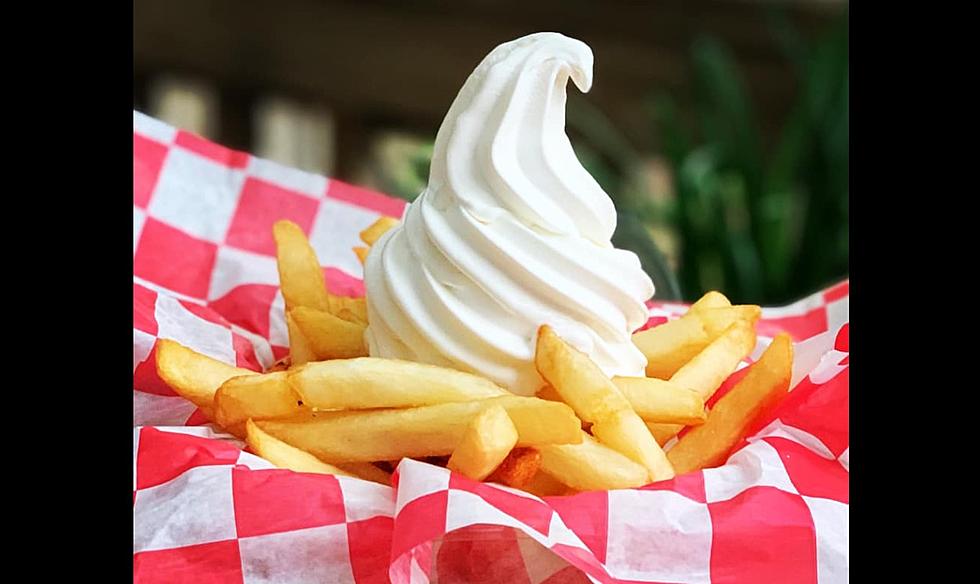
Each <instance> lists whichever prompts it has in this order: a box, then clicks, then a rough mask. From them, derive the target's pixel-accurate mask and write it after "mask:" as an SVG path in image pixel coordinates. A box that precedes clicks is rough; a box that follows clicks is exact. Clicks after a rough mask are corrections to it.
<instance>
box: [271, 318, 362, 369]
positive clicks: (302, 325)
mask: <svg viewBox="0 0 980 584" xmlns="http://www.w3.org/2000/svg"><path fill="white" fill-rule="evenodd" d="M289 316H291V317H292V318H293V320H294V321H295V323H296V327H297V329H298V330H299V332H301V333H302V334H303V336H304V337H305V338H306V342H307V344H308V345H309V348H310V349H311V350H312V351H313V354H314V355H316V357H317V360H321V359H349V358H352V357H365V356H367V354H368V350H367V345H366V344H365V343H364V329H365V326H364V325H361V324H356V323H353V322H347V321H346V320H344V319H342V318H340V317H338V316H334V315H333V314H330V312H328V311H326V310H316V309H315V308H308V307H306V306H300V307H297V308H294V309H292V310H290V311H289Z"/></svg>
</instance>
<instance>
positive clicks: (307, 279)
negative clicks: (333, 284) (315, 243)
mask: <svg viewBox="0 0 980 584" xmlns="http://www.w3.org/2000/svg"><path fill="white" fill-rule="evenodd" d="M272 236H273V238H274V239H275V240H276V260H277V261H276V265H277V266H278V268H279V286H280V288H281V289H282V296H283V299H284V300H285V301H286V310H287V311H289V310H292V309H293V308H296V307H299V306H306V307H309V308H315V309H317V310H329V304H328V300H327V297H328V296H329V294H328V293H327V288H326V285H325V284H324V282H323V271H322V270H321V269H320V261H319V260H318V259H317V257H316V252H315V251H313V247H312V246H311V245H310V242H309V240H308V239H307V238H306V234H305V233H303V230H302V229H300V227H299V225H296V224H295V223H293V222H292V221H286V220H280V221H276V223H275V225H273V226H272Z"/></svg>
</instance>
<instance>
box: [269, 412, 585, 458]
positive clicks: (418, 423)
mask: <svg viewBox="0 0 980 584" xmlns="http://www.w3.org/2000/svg"><path fill="white" fill-rule="evenodd" d="M490 405H500V406H502V407H503V408H504V409H505V410H506V411H507V415H508V416H509V417H510V419H511V421H512V422H513V424H514V427H515V428H517V435H518V439H517V445H518V446H540V445H542V444H565V443H575V442H578V441H580V440H581V439H582V430H581V429H580V426H579V421H578V418H576V417H575V414H574V413H573V412H572V410H571V408H569V407H568V406H566V405H565V404H559V403H555V402H549V401H545V400H540V399H536V398H531V397H518V396H505V397H497V398H492V399H490V400H481V401H470V402H457V403H447V404H439V405H434V406H424V407H419V408H410V409H397V410H374V411H346V412H320V413H316V412H314V413H310V414H303V415H301V416H297V417H296V418H295V419H288V420H264V421H257V422H256V423H257V424H258V425H259V427H261V428H262V429H263V430H265V431H266V432H268V433H270V434H272V435H273V436H275V437H277V438H279V439H280V440H282V441H284V442H286V443H288V444H292V445H293V446H296V447H297V448H302V449H303V450H306V451H309V452H310V453H312V454H313V455H315V456H316V457H317V458H320V459H321V460H324V461H327V462H331V463H334V464H342V463H347V462H370V461H375V460H399V459H402V458H406V457H407V458H418V457H425V456H443V455H448V454H451V453H452V452H453V450H454V449H455V448H456V446H457V445H458V444H459V443H460V440H462V438H463V434H464V433H465V432H466V428H467V426H468V425H469V423H470V420H472V419H473V418H474V417H475V416H476V415H477V414H478V413H479V412H480V411H481V410H483V409H484V408H485V407H487V406H490Z"/></svg>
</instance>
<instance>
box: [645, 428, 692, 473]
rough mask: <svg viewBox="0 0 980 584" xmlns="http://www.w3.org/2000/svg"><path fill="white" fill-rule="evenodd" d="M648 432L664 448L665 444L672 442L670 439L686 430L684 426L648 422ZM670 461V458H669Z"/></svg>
mask: <svg viewBox="0 0 980 584" xmlns="http://www.w3.org/2000/svg"><path fill="white" fill-rule="evenodd" d="M646 425H647V430H649V431H650V435H651V436H653V439H654V440H656V441H657V444H659V445H660V446H661V448H662V447H663V445H664V444H666V443H668V442H670V439H671V438H673V437H674V436H677V434H678V433H679V432H680V431H681V430H683V429H684V424H662V423H660V422H647V423H646ZM667 460H670V457H669V456H668V457H667ZM675 472H676V469H675Z"/></svg>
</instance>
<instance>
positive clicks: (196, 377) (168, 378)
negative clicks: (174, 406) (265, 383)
mask: <svg viewBox="0 0 980 584" xmlns="http://www.w3.org/2000/svg"><path fill="white" fill-rule="evenodd" d="M156 368H157V375H159V376H160V379H162V380H163V381H164V382H165V383H166V384H167V385H169V386H170V388H171V389H173V390H174V391H175V392H176V393H177V395H180V396H181V397H183V398H184V399H187V400H190V401H191V402H193V403H194V405H196V406H197V407H199V408H201V409H202V410H205V413H206V414H208V417H209V418H210V419H212V420H213V419H214V411H213V409H212V405H213V402H214V394H215V392H217V391H218V388H219V387H221V384H222V383H224V382H225V381H228V380H229V379H231V378H232V377H238V376H241V375H257V373H256V372H255V371H250V370H248V369H242V368H241V367H232V366H231V365H228V364H226V363H222V362H221V361H218V360H217V359H212V358H211V357H208V356H207V355H202V354H200V353H198V352H197V351H194V350H193V349H189V348H187V347H185V346H184V345H181V344H180V343H178V342H177V341H172V340H170V339H159V340H158V341H157V344H156Z"/></svg>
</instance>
